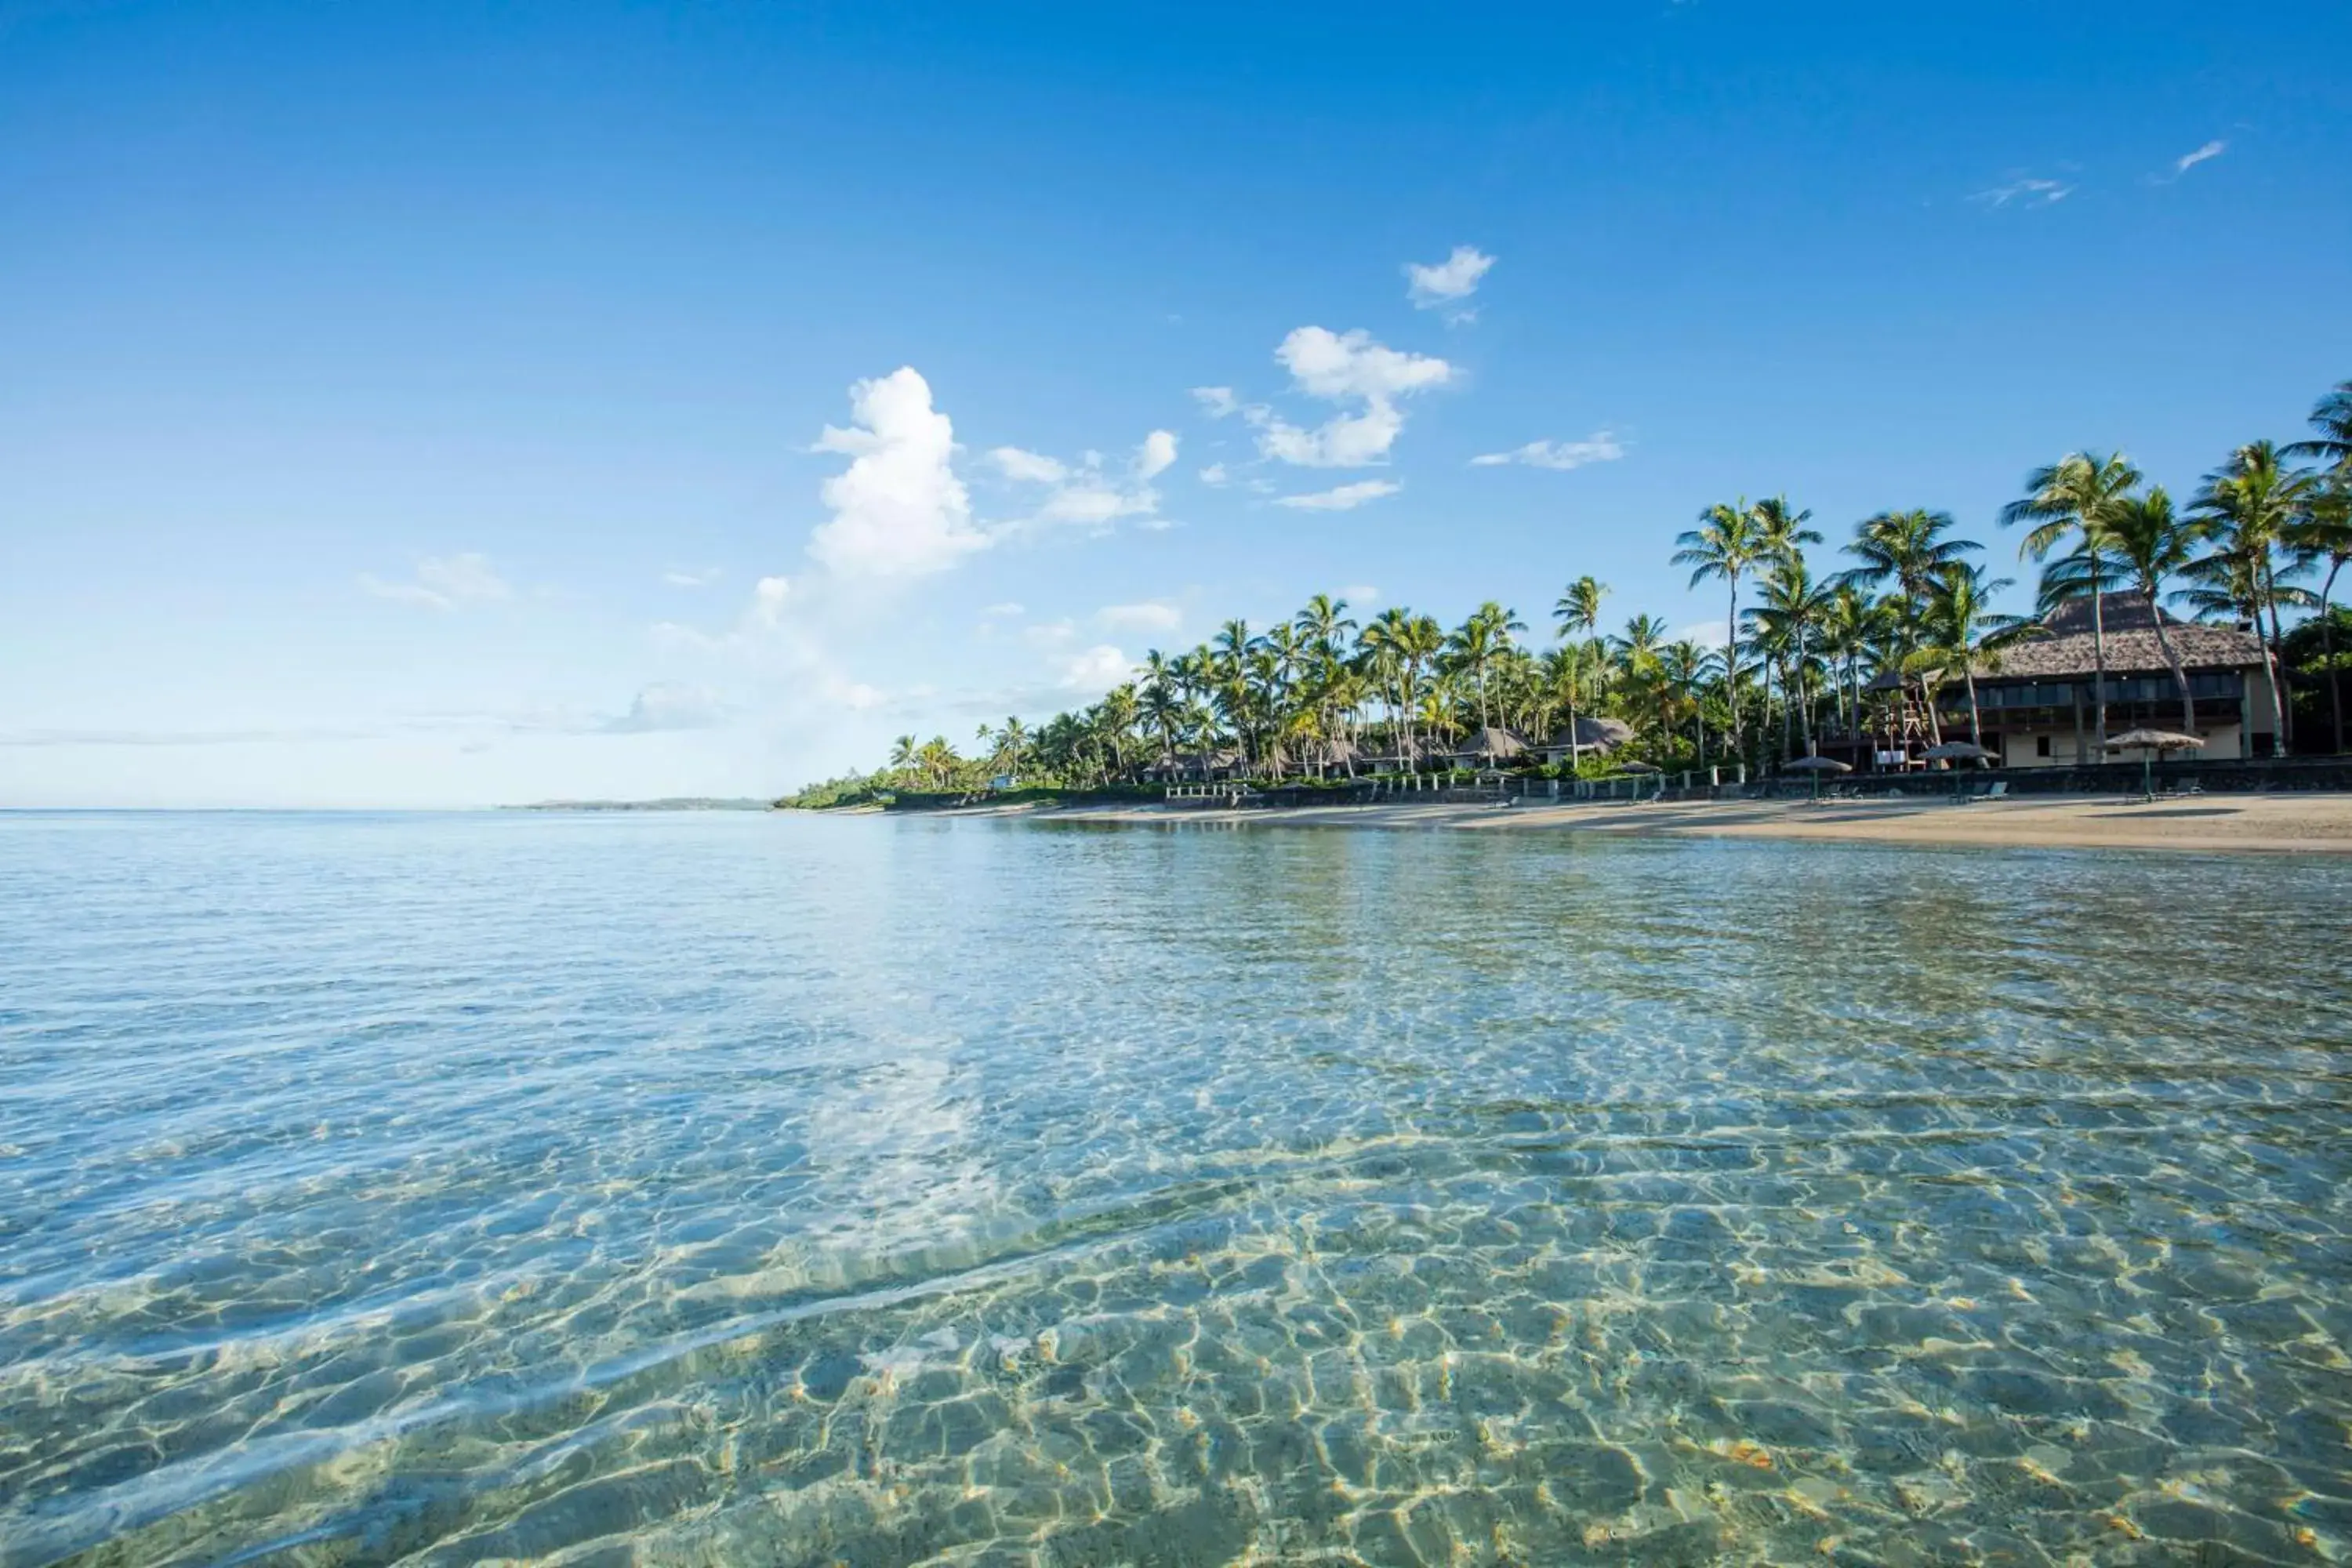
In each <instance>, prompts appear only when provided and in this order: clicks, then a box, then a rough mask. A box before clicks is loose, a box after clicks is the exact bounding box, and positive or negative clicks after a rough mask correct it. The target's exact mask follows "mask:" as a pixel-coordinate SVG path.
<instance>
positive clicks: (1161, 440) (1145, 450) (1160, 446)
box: [1135, 430, 1176, 479]
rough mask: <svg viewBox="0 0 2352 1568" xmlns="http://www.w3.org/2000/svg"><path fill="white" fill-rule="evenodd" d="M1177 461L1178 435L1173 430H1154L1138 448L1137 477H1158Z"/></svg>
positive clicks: (1136, 453) (1136, 460) (1136, 458)
mask: <svg viewBox="0 0 2352 1568" xmlns="http://www.w3.org/2000/svg"><path fill="white" fill-rule="evenodd" d="M1175 461H1176V437H1175V435H1174V433H1173V432H1171V431H1167V430H1154V431H1153V432H1152V433H1151V434H1150V435H1149V436H1146V437H1144V438H1143V445H1142V446H1140V447H1137V448H1136V452H1135V477H1136V478H1137V479H1154V478H1157V477H1158V476H1159V475H1160V474H1163V473H1165V472H1167V471H1168V468H1169V466H1170V465H1171V464H1172V463H1174V462H1175Z"/></svg>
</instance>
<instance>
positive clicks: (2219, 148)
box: [2172, 140, 2260, 179]
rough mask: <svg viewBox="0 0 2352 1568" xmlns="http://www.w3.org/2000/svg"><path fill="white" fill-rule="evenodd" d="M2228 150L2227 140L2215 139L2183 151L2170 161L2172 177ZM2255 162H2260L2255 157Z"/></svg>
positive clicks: (2177, 176) (2185, 172) (2177, 177)
mask: <svg viewBox="0 0 2352 1568" xmlns="http://www.w3.org/2000/svg"><path fill="white" fill-rule="evenodd" d="M2229 150H2230V144H2229V143H2228V142H2222V141H2218V140H2217V141H2212V142H2206V143H2205V145H2203V146H2202V147H2200V148H2198V149H2197V151H2195V152H2194V153H2182V154H2181V155H2180V156H2179V157H2178V158H2175V159H2174V160H2173V161H2172V177H2173V178H2174V179H2179V177H2180V176H2181V175H2183V174H2187V173H2189V170H2191V169H2193V168H2195V167H2196V166H2197V165H2198V164H2200V163H2204V162H2206V161H2207V160H2209V159H2212V158H2218V157H2220V156H2221V154H2222V153H2226V152H2228V151H2229ZM2256 162H2260V160H2259V159H2257V160H2256Z"/></svg>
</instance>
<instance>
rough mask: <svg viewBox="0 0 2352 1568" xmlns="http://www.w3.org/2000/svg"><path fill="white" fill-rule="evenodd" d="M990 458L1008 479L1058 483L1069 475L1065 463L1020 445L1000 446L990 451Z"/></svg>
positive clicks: (1035, 482)
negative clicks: (1027, 449)
mask: <svg viewBox="0 0 2352 1568" xmlns="http://www.w3.org/2000/svg"><path fill="white" fill-rule="evenodd" d="M988 460H989V461H990V462H992V463H994V464H995V465H996V467H997V469H998V471H999V472H1001V473H1002V474H1003V476H1004V477H1005V478H1006V479H1020V480H1024V481H1025V482H1028V483H1031V484H1040V485H1058V484H1060V483H1061V482H1062V480H1063V479H1066V478H1067V477H1068V476H1069V472H1070V470H1069V469H1068V468H1067V467H1066V466H1065V465H1063V464H1061V463H1059V462H1056V461H1055V459H1053V458H1045V457H1040V456H1039V455H1038V454H1036V453H1034V452H1024V451H1023V450H1022V449H1021V448H1020V447H997V448H996V449H995V450H994V451H992V452H991V453H989V455H988Z"/></svg>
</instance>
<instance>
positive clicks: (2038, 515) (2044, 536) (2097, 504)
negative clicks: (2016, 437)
mask: <svg viewBox="0 0 2352 1568" xmlns="http://www.w3.org/2000/svg"><path fill="white" fill-rule="evenodd" d="M2139 479H2140V474H2139V470H2138V469H2137V468H2133V467H2132V466H2131V463H2130V460H2129V459H2127V458H2125V456H2124V455H2123V454H2122V453H2121V452H2116V453H2112V454H2110V455H2108V456H2105V457H2102V456H2100V455H2099V454H2098V453H2096V452H2069V453H2068V454H2066V456H2064V457H2063V458H2059V459H2058V460H2057V461H2056V462H2054V463H2052V464H2051V465H2049V466H2048V467H2047V468H2036V469H2034V470H2033V472H2032V473H2031V474H2028V475H2027V476H2026V479H2025V492H2026V493H2025V495H2024V497H2023V498H2022V499H2021V500H2013V501H2011V502H2010V503H2009V504H2008V505H2007V506H2005V507H2003V508H2001V509H2000V521H2001V526H2003V527H2004V528H2006V527H2008V526H2010V525H2011V524H2013V523H2020V522H2030V523H2032V524H2034V525H2035V526H2034V528H2033V530H2032V532H2030V533H2028V534H2027V535H2026V536H2025V542H2024V543H2023V544H2021V545H2020V546H2019V547H2018V553H2019V554H2020V555H2021V556H2022V555H2027V554H2030V555H2032V557H2033V559H2034V560H2036V561H2040V560H2042V558H2043V557H2045V556H2047V555H2048V554H2049V553H2050V552H2051V551H2052V550H2053V549H2055V548H2056V547H2057V546H2058V545H2059V544H2061V543H2063V542H2065V541H2067V540H2069V539H2073V540H2075V541H2077V542H2080V543H2082V544H2084V545H2086V546H2089V547H2091V548H2090V551H2089V553H2088V555H2087V556H2086V559H2087V560H2088V561H2089V563H2091V566H2092V569H2093V575H2092V577H2091V582H2090V597H2091V664H2092V669H2093V673H2092V677H2091V713H2092V719H2091V726H2092V729H2093V731H2094V732H2095V734H2096V736H2097V742H2096V744H2097V746H2098V750H2099V754H2100V755H2102V756H2104V755H2105V753H2106V749H2107V624H2106V616H2105V611H2104V610H2103V609H2102V607H2101V604H2100V598H2101V595H2103V594H2104V593H2105V588H2106V584H2105V582H2104V581H2103V580H2102V579H2101V578H2100V577H2099V575H2098V574H2097V568H2098V565H2099V563H2100V562H2101V561H2102V560H2103V559H2104V557H2103V556H2102V555H2101V554H2100V553H2099V551H2098V548H2097V547H2098V544H2099V541H2100V540H2101V538H2102V537H2103V535H2104V534H2105V531H2106V526H2107V521H2108V519H2109V518H2110V517H2111V516H2112V515H2113V514H2114V511H2115V509H2116V504H2117V503H2118V502H2120V501H2121V500H2123V499H2124V497H2126V496H2127V495H2129V494H2130V493H2131V492H2132V490H2133V489H2135V488H2137V486H2138V484H2139ZM2082 760H2083V759H2082V758H2080V757H2077V758H2076V759H2075V761H2077V762H2080V761H2082Z"/></svg>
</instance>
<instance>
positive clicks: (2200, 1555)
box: [0, 813, 2352, 1568]
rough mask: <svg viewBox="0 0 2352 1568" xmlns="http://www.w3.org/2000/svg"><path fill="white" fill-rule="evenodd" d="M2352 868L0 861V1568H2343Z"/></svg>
mask: <svg viewBox="0 0 2352 1568" xmlns="http://www.w3.org/2000/svg"><path fill="white" fill-rule="evenodd" d="M2347 912H2352V862H2347V860H2346V859H2344V858H2309V859H2296V858H2274V857H2257V856H2243V857H2224V856H2198V855H2159V854H2129V853H2112V852H2110V853H2099V852H2088V851H2032V850H2000V851H1988V850H1963V849H1928V848H1916V847H1872V846H1865V845H1837V844H1819V843H1774V842H1766V841H1731V840H1722V841H1709V840H1698V839H1664V838H1655V839H1635V838H1628V839H1617V838H1609V837H1597V836H1591V835H1583V834H1572V833H1514V834H1509V835H1491V836H1490V835H1482V834H1475V833H1449V832H1349V831H1338V830H1318V831H1308V830H1301V831H1281V830H1269V829H1266V828H1262V827H1246V828H1241V829H1231V830H1216V829H1212V828H1207V827H1203V826H1190V827H1186V826H1175V827H1116V826H1088V825H1082V824H1075V823H1058V824H1057V823H1053V822H1046V821H1029V822H1018V821H996V822H992V821H981V820H947V819H936V818H935V819H929V820H926V819H919V818H910V819H895V818H877V817H850V818H840V817H810V816H765V815H752V814H736V813H709V814H680V815H625V814H579V815H566V814H537V813H478V814H456V815H440V816H436V815H398V814H385V815H362V814H318V815H302V814H268V813H256V814H238V813H221V814H184V815H182V814H87V815H76V814H46V813H20V814H0V1568H37V1565H45V1564H48V1563H62V1562H76V1563H92V1564H98V1563H104V1564H108V1565H110V1568H112V1565H122V1564H143V1563H157V1564H162V1563H172V1564H180V1563H189V1564H194V1563H224V1564H226V1563H272V1564H278V1563H282V1564H289V1565H291V1564H298V1563H299V1564H305V1565H327V1564H332V1565H337V1568H341V1565H346V1564H369V1563H395V1562H399V1563H426V1564H447V1565H456V1564H465V1563H485V1562H490V1561H510V1560H526V1559H527V1560H531V1561H547V1562H556V1563H581V1564H589V1563H593V1564H598V1565H605V1564H610V1565H614V1568H617V1565H619V1564H623V1563H635V1564H671V1563H681V1564H682V1563H769V1564H809V1565H815V1564H821V1563H850V1564H859V1565H867V1564H873V1565H880V1564H901V1563H933V1564H941V1565H945V1564H958V1565H962V1564H973V1565H979V1564H988V1565H997V1564H1015V1563H1022V1564H1028V1563H1035V1564H1055V1565H1076V1564H1114V1563H1129V1564H1194V1563H1199V1564H1208V1563H1245V1562H1246V1563H1274V1562H1282V1563H1335V1564H1336V1563H1369V1564H1382V1565H1386V1564H1424V1563H1497V1564H1500V1563H1527V1564H1548V1563H1571V1562H1588V1561H1590V1562H1622V1563H1717V1562H1726V1563H1788V1562H1798V1561H1803V1562H1815V1561H1832V1562H1841V1563H1886V1564H1898V1563H1967V1562H1984V1563H1996V1562H1998V1563H2064V1562H2069V1561H2074V1562H2098V1563H2175V1562H2182V1561H2197V1562H2212V1563H2221V1562H2236V1561H2242V1560H2252V1561H2262V1562H2282V1563H2287V1562H2294V1563H2300V1562H2321V1561H2330V1560H2334V1561H2342V1560H2344V1559H2345V1558H2346V1557H2347V1554H2352V1447H2347V1433H2352V1115H2347V1112H2352V921H2347Z"/></svg>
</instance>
